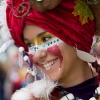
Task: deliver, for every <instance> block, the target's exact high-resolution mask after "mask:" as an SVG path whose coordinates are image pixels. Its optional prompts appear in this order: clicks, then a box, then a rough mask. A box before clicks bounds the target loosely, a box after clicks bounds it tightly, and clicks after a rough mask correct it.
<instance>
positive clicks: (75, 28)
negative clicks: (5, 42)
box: [6, 0, 95, 52]
mask: <svg viewBox="0 0 100 100" xmlns="http://www.w3.org/2000/svg"><path fill="white" fill-rule="evenodd" d="M13 1H14V4H13V5H14V11H15V14H18V13H17V10H16V9H17V7H18V6H19V4H20V3H22V2H23V1H22V0H13ZM27 1H28V0H24V2H27ZM7 4H8V6H7V11H6V12H7V23H8V27H9V29H10V32H11V35H12V37H13V39H14V40H15V44H16V45H17V46H18V47H19V46H23V47H25V48H26V50H28V48H27V46H26V45H25V44H24V43H23V41H22V33H23V28H24V25H25V24H33V25H36V26H39V27H41V28H43V29H44V30H46V31H48V32H50V33H52V34H54V35H55V36H57V37H58V38H60V39H61V40H63V41H64V42H66V43H67V44H69V45H71V46H75V45H77V48H78V49H80V50H83V51H86V52H89V51H90V49H91V45H92V37H93V35H94V29H95V25H94V21H90V20H89V22H88V23H86V24H84V25H82V24H81V22H80V21H79V16H76V17H75V16H74V15H73V14H72V12H73V10H74V6H75V3H74V0H62V2H61V3H60V4H59V6H58V7H56V8H54V9H53V10H50V11H47V12H44V13H40V12H38V11H36V10H35V9H33V8H31V10H30V12H29V13H28V15H27V16H26V17H23V18H16V17H15V16H14V15H13V13H12V5H11V2H10V0H8V1H7ZM26 8H27V7H26Z"/></svg>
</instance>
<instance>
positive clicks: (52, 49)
mask: <svg viewBox="0 0 100 100" xmlns="http://www.w3.org/2000/svg"><path fill="white" fill-rule="evenodd" d="M47 51H48V52H50V53H51V54H53V55H55V56H57V57H59V58H60V68H61V65H62V61H63V56H62V54H61V51H60V49H59V46H58V45H57V44H56V45H53V46H51V47H49V48H47Z"/></svg>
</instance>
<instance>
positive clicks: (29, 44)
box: [27, 36, 52, 48]
mask: <svg viewBox="0 0 100 100" xmlns="http://www.w3.org/2000/svg"><path fill="white" fill-rule="evenodd" d="M51 38H52V37H50V36H49V37H43V38H42V41H43V42H47V41H49V40H50V39H51ZM27 46H28V47H29V48H30V47H33V46H34V44H33V43H27Z"/></svg>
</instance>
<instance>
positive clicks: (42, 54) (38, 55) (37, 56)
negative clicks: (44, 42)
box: [34, 50, 47, 62]
mask: <svg viewBox="0 0 100 100" xmlns="http://www.w3.org/2000/svg"><path fill="white" fill-rule="evenodd" d="M46 57H47V51H46V50H39V51H36V52H35V53H34V60H35V61H36V62H41V61H45V60H46Z"/></svg>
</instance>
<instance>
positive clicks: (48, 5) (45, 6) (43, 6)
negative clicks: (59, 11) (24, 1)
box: [30, 0, 61, 12]
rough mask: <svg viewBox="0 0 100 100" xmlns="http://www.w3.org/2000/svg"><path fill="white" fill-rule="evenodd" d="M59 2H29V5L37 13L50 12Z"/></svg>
mask: <svg viewBox="0 0 100 100" xmlns="http://www.w3.org/2000/svg"><path fill="white" fill-rule="evenodd" d="M60 2H61V0H30V5H31V6H32V7H33V8H34V9H36V10H37V11H39V12H45V11H47V10H51V9H53V8H55V7H56V6H58V5H59V3H60Z"/></svg>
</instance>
